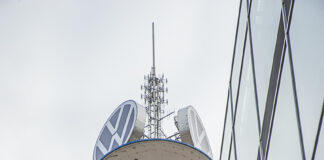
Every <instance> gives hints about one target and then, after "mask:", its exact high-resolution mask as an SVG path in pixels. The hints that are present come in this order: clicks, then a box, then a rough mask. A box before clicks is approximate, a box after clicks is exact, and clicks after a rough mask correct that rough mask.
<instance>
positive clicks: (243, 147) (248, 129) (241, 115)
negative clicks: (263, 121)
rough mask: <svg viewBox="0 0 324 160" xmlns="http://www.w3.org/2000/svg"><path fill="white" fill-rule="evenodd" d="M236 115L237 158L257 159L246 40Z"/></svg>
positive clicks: (256, 126) (256, 139)
mask: <svg viewBox="0 0 324 160" xmlns="http://www.w3.org/2000/svg"><path fill="white" fill-rule="evenodd" d="M245 49H246V50H245V57H244V63H243V71H242V79H241V86H240V87H241V88H240V95H239V101H238V106H237V115H236V121H235V134H236V147H237V152H236V153H237V157H239V158H240V159H242V160H251V159H256V158H257V152H258V145H259V143H258V142H259V130H258V120H257V112H256V105H255V94H254V85H253V75H252V64H251V56H250V54H251V53H250V41H249V38H247V41H246V48H245Z"/></svg>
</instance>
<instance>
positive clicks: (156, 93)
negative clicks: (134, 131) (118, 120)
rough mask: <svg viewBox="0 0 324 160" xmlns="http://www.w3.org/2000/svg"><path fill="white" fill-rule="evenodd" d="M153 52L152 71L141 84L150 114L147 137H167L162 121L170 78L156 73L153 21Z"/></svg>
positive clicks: (142, 96)
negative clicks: (166, 85)
mask: <svg viewBox="0 0 324 160" xmlns="http://www.w3.org/2000/svg"><path fill="white" fill-rule="evenodd" d="M152 52H153V56H152V57H153V66H152V68H151V72H150V74H148V75H145V76H144V80H145V82H144V85H142V86H141V90H143V91H144V92H143V94H142V95H141V98H142V99H144V104H145V105H146V106H145V109H146V112H147V115H148V124H147V126H146V127H147V128H148V133H147V134H148V135H147V138H162V136H163V137H164V138H166V137H167V136H166V135H165V134H164V132H163V130H162V127H161V121H162V119H163V118H165V117H162V116H163V113H164V110H163V108H162V107H163V105H164V104H168V100H167V99H165V93H167V92H168V88H166V87H165V84H167V83H168V80H167V79H166V78H165V77H164V75H163V74H162V76H160V77H158V76H157V75H156V68H155V37H154V23H152Z"/></svg>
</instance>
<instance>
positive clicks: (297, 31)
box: [290, 0, 324, 159]
mask: <svg viewBox="0 0 324 160" xmlns="http://www.w3.org/2000/svg"><path fill="white" fill-rule="evenodd" d="M323 19H324V1H323V0H298V1H296V2H295V5H294V11H293V16H292V21H291V27H290V38H291V46H292V54H293V56H292V58H293V61H294V71H295V78H296V87H297V94H298V102H299V106H300V113H301V121H302V129H303V134H304V141H305V151H306V158H307V159H309V158H311V155H312V149H313V145H314V141H315V136H316V131H317V125H314V124H318V119H319V116H320V113H321V107H322V102H323V98H324V83H323V82H324V63H323V60H324V45H323V37H324V32H323V28H324V21H323Z"/></svg>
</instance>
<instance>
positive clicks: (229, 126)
mask: <svg viewBox="0 0 324 160" xmlns="http://www.w3.org/2000/svg"><path fill="white" fill-rule="evenodd" d="M231 132H232V115H231V100H230V97H229V102H228V107H227V115H226V124H225V133H224V142H223V150H222V156H221V159H224V160H225V159H228V152H229V148H230V140H231Z"/></svg>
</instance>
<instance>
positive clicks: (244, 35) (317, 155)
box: [219, 0, 324, 160]
mask: <svg viewBox="0 0 324 160" xmlns="http://www.w3.org/2000/svg"><path fill="white" fill-rule="evenodd" d="M323 28H324V1H323V0H299V1H294V0H273V1H267V0H240V6H239V14H238V19H237V28H236V35H235V43H234V49H233V58H232V67H231V75H230V82H229V88H228V98H227V106H226V113H225V119H224V129H223V138H222V143H221V150H220V155H219V159H221V160H222V159H234V160H237V159H239V160H241V159H242V160H250V159H258V160H259V159H261V160H267V159H269V160H278V159H279V160H280V159H283V160H286V159H302V160H305V159H312V160H313V159H315V160H321V159H324V152H323V149H324V133H323V132H324V131H323V129H322V128H323V127H322V125H323V116H324V115H323V114H324V113H323V112H324V45H323V44H324V38H323V37H324V30H323Z"/></svg>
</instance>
